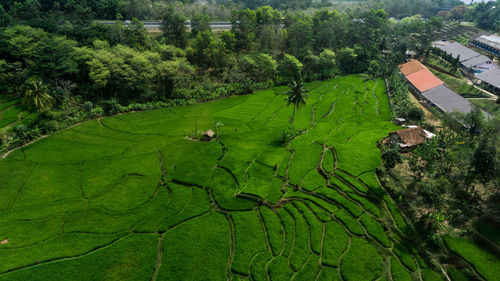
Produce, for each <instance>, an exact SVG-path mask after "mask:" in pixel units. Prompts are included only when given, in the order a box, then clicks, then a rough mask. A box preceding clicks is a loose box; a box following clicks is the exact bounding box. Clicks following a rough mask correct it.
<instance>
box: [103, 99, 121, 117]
mask: <svg viewBox="0 0 500 281" xmlns="http://www.w3.org/2000/svg"><path fill="white" fill-rule="evenodd" d="M102 108H103V110H104V113H105V114H106V115H113V114H117V113H120V112H121V110H122V107H121V105H120V104H119V103H118V100H117V99H115V98H113V99H110V100H105V101H104V102H103V103H102Z"/></svg>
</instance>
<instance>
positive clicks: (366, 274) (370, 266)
mask: <svg viewBox="0 0 500 281" xmlns="http://www.w3.org/2000/svg"><path fill="white" fill-rule="evenodd" d="M382 263H383V259H382V257H381V256H380V255H379V254H378V252H377V249H376V248H375V247H374V246H373V245H371V244H370V243H368V242H367V241H366V240H364V239H362V238H358V237H352V238H351V245H350V247H349V250H348V251H347V253H346V254H345V255H344V256H343V258H342V260H341V263H340V273H341V274H342V277H343V278H344V280H353V281H354V280H372V279H375V278H376V277H378V276H380V275H381V274H382V270H383V266H382Z"/></svg>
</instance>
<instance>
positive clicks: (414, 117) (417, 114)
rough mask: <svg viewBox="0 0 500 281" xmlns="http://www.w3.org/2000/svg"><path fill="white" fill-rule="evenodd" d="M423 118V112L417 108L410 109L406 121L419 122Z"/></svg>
mask: <svg viewBox="0 0 500 281" xmlns="http://www.w3.org/2000/svg"><path fill="white" fill-rule="evenodd" d="M424 118H425V115H424V111H423V110H422V109H421V108H419V107H412V108H410V111H408V119H409V120H411V121H415V122H421V121H423V120H424Z"/></svg>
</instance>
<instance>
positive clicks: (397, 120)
mask: <svg viewBox="0 0 500 281" xmlns="http://www.w3.org/2000/svg"><path fill="white" fill-rule="evenodd" d="M393 122H394V124H396V125H399V126H402V125H405V124H406V119H404V118H399V117H398V118H394V121H393Z"/></svg>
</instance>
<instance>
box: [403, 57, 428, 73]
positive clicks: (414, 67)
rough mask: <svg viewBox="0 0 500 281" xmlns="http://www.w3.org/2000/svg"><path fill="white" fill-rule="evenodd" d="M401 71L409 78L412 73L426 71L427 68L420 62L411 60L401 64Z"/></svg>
mask: <svg viewBox="0 0 500 281" xmlns="http://www.w3.org/2000/svg"><path fill="white" fill-rule="evenodd" d="M399 69H400V70H401V72H402V73H403V74H404V75H405V76H408V75H410V74H412V73H415V72H417V71H420V70H422V69H425V67H424V66H423V65H422V64H421V63H420V62H419V61H418V60H410V61H409V62H407V63H404V64H401V65H400V66H399Z"/></svg>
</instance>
